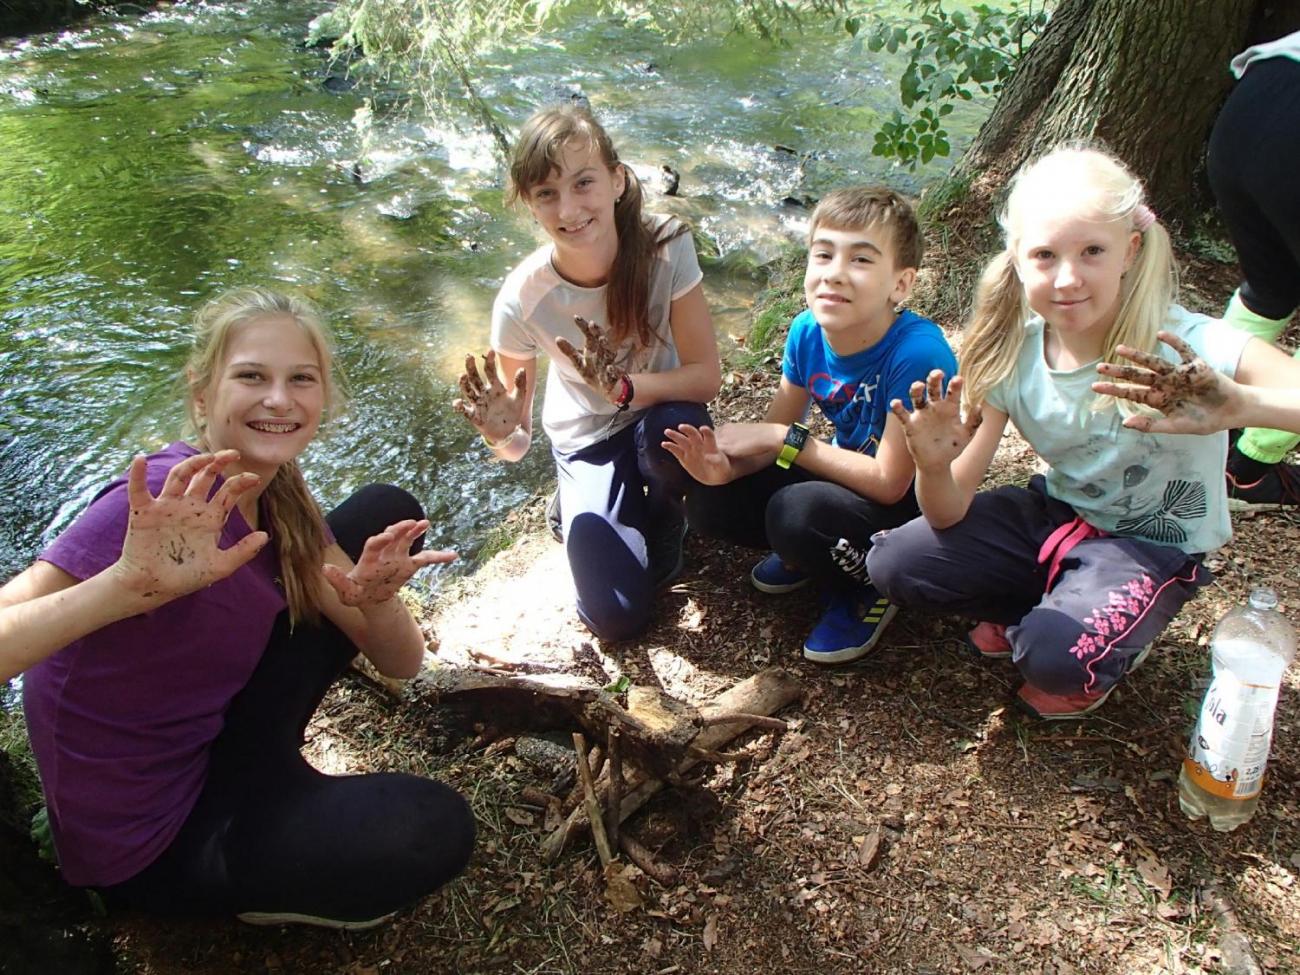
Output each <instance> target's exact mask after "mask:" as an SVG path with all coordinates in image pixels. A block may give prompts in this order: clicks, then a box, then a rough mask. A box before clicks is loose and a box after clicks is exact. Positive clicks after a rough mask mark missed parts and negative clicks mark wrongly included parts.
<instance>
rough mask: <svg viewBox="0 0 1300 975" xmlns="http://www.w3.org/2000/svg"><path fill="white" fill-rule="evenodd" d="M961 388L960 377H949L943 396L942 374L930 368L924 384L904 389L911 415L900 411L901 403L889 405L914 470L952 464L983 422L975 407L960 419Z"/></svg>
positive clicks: (905, 411) (903, 410) (919, 383)
mask: <svg viewBox="0 0 1300 975" xmlns="http://www.w3.org/2000/svg"><path fill="white" fill-rule="evenodd" d="M961 387H962V378H961V376H953V377H952V382H950V383H949V384H948V391H947V393H946V394H945V393H944V389H943V372H942V371H940V370H938V369H934V370H932V371H931V372H930V375H929V376H927V377H926V380H925V382H923V383H922V382H915V383H912V386H911V388H910V389H909V390H908V398H909V399H910V400H911V401H912V412H910V413H909V412H908V411H907V410H906V409H904V407H903V403H902V401H901V400H893V401H892V402H890V404H889V408H890V410H891V411H893V414H894V416H896V417H898V419H899V421H900V422H901V423H902V424H903V433H904V434H906V435H907V449H908V451H909V452H910V453H911V455H912V459H913V460H914V461H915V462H916V466H917V467H918V468H922V469H926V470H933V469H935V468H940V467H947V466H949V465H950V464H952V462H953V461H954V460H956V459H957V458H958V457H959V456H960V455H961V452H962V451H963V450H965V449H966V445H967V444H969V443H970V442H971V438H972V437H974V436H975V431H976V430H978V429H979V426H980V423H981V422H983V419H984V418H983V414H982V411H981V410H980V408H979V407H978V406H977V407H975V408H974V409H973V410H971V411H970V414H969V415H968V416H967V417H966V419H965V420H963V419H962V417H961Z"/></svg>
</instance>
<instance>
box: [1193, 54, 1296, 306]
mask: <svg viewBox="0 0 1300 975" xmlns="http://www.w3.org/2000/svg"><path fill="white" fill-rule="evenodd" d="M1297 153H1300V63H1297V62H1295V61H1293V60H1291V59H1290V58H1285V57H1276V58H1269V59H1268V60H1265V61H1260V62H1258V63H1255V64H1252V65H1251V66H1250V70H1248V71H1247V72H1246V74H1245V77H1243V78H1242V79H1241V81H1239V82H1237V86H1236V87H1235V88H1234V89H1233V90H1232V93H1231V94H1230V95H1229V96H1228V100H1227V101H1226V102H1225V103H1224V105H1223V109H1222V110H1221V111H1220V112H1219V117H1218V119H1217V120H1216V121H1215V123H1214V131H1213V132H1212V133H1211V134H1210V140H1209V152H1208V157H1207V159H1206V172H1207V173H1208V175H1209V178H1210V187H1211V188H1212V189H1213V190H1214V198H1215V200H1216V201H1218V204H1219V210H1220V211H1221V212H1222V213H1223V221H1224V223H1226V224H1227V225H1228V233H1229V234H1230V235H1231V237H1232V244H1233V246H1234V247H1235V248H1236V251H1237V257H1238V259H1239V260H1240V262H1241V273H1242V275H1243V277H1244V278H1245V280H1244V281H1243V282H1242V284H1241V297H1242V300H1243V301H1245V303H1246V307H1247V308H1249V309H1250V310H1251V311H1253V312H1255V313H1256V314H1257V315H1262V316H1264V317H1265V318H1271V319H1279V318H1286V317H1287V316H1288V315H1290V314H1291V312H1293V311H1295V308H1296V306H1297V305H1300V186H1297V183H1296V177H1295V160H1296V155H1297Z"/></svg>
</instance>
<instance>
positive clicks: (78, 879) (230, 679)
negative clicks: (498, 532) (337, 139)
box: [0, 288, 474, 928]
mask: <svg viewBox="0 0 1300 975" xmlns="http://www.w3.org/2000/svg"><path fill="white" fill-rule="evenodd" d="M331 365H332V356H331V352H330V346H329V341H328V337H327V335H326V333H325V330H324V327H323V325H322V324H321V321H320V319H319V316H318V315H317V313H316V311H315V309H314V308H312V306H310V305H309V304H307V303H306V302H304V301H302V300H300V299H297V298H293V297H289V296H286V295H282V294H279V293H276V292H273V291H269V290H266V289H261V288H250V289H243V290H239V291H235V292H231V293H228V294H226V295H224V296H222V297H220V298H217V299H215V300H214V301H212V302H210V303H209V304H207V305H206V306H205V307H204V308H202V309H201V310H200V312H199V313H198V316H197V320H196V329H195V340H194V348H193V352H192V355H191V357H190V360H189V364H188V366H187V369H186V379H187V386H188V392H189V402H188V408H189V414H190V418H191V420H192V421H193V426H194V432H195V438H194V442H193V443H188V442H183V441H178V442H176V443H173V444H171V445H169V446H167V447H165V448H163V449H162V450H160V451H159V452H157V453H155V454H151V455H149V456H147V457H144V456H141V457H136V458H135V460H133V461H132V463H131V467H130V471H129V473H128V475H127V476H126V477H124V478H119V479H117V480H115V481H113V482H112V483H110V484H108V485H107V486H106V487H105V488H104V489H103V490H102V491H101V492H100V493H99V495H98V496H97V497H96V498H95V499H94V500H93V501H92V502H91V503H90V506H89V507H88V508H87V509H86V510H85V512H83V513H82V515H81V516H80V517H79V518H78V519H77V521H76V522H75V523H74V524H73V525H72V526H71V527H70V528H69V529H68V530H67V531H65V532H64V533H63V534H62V535H60V536H59V537H58V538H57V539H56V540H55V541H54V542H53V543H52V544H51V545H50V546H49V547H48V548H46V549H45V550H44V551H43V552H42V553H41V554H40V556H39V558H38V560H37V561H36V562H35V563H34V564H33V565H32V566H30V567H29V568H28V569H26V570H25V571H24V572H22V573H21V574H20V575H18V576H17V577H16V578H14V579H13V580H11V581H10V582H9V583H8V584H7V585H5V586H4V587H3V589H0V663H2V665H3V668H4V670H3V671H2V672H0V675H2V676H6V677H7V676H11V675H12V674H13V673H15V672H17V671H20V670H24V669H27V668H30V669H27V671H26V675H25V677H24V680H23V703H24V708H25V712H26V717H27V724H28V729H29V733H30V736H31V743H32V751H33V754H34V755H35V757H36V761H37V765H38V767H39V769H40V773H41V783H42V786H43V788H44V792H45V799H46V804H47V807H48V809H49V814H50V824H51V826H52V828H53V832H54V841H55V847H56V849H57V851H58V855H59V862H60V867H61V869H62V872H63V875H64V877H65V878H66V879H67V880H68V881H69V882H70V883H72V884H74V885H77V886H84V887H94V888H98V889H99V890H100V891H101V893H102V894H103V895H104V896H105V898H106V900H107V901H108V902H109V904H110V905H114V906H125V907H130V908H135V909H141V910H145V911H148V912H153V913H164V914H237V915H239V916H240V917H242V918H243V919H245V920H248V921H252V922H262V923H270V922H282V921H302V922H306V923H316V924H323V925H328V926H332V927H346V928H352V927H365V926H368V925H370V924H374V923H377V922H378V921H380V920H382V919H383V918H384V917H385V916H387V915H388V914H390V913H391V912H392V911H394V910H396V909H397V908H398V907H400V906H402V905H404V904H407V903H410V902H411V901H413V900H415V899H416V898H417V897H420V896H422V895H424V894H426V893H428V892H429V891H431V890H433V889H434V888H436V887H437V886H439V885H440V884H441V883H443V882H445V881H446V880H448V879H450V878H451V877H452V876H454V875H455V874H456V873H457V872H458V871H459V870H460V869H461V868H462V867H463V866H464V864H465V861H466V859H467V858H468V855H469V851H470V847H471V845H472V842H473V832H474V828H473V822H472V820H471V818H470V815H469V813H468V810H467V807H466V805H465V803H464V801H463V800H462V799H461V798H460V797H459V796H458V795H457V794H456V793H455V792H453V791H452V790H451V789H449V788H447V787H446V786H444V785H441V784H440V783H436V782H431V781H429V780H427V779H421V778H416V777H414V776H407V775H367V776H350V777H332V776H326V775H322V774H321V773H319V772H317V771H315V770H314V769H312V768H311V767H310V766H309V765H308V764H307V762H306V761H305V760H304V759H303V757H302V755H301V754H300V753H299V748H300V746H301V744H302V734H303V730H304V728H305V726H306V723H307V721H308V719H309V718H310V717H311V714H312V712H313V711H314V710H315V709H316V706H317V705H318V704H319V703H320V700H321V698H322V696H323V695H324V693H325V691H326V690H327V689H328V687H329V685H330V684H331V683H332V682H333V681H334V679H335V678H336V677H337V676H338V675H339V673H340V672H341V671H342V670H343V668H344V667H346V666H347V664H348V662H349V661H350V660H351V659H352V658H353V657H354V656H355V655H356V654H357V653H358V652H361V653H364V654H365V655H366V656H367V657H369V658H370V660H371V661H372V662H373V663H374V664H375V666H376V667H377V668H378V669H379V670H380V671H381V672H382V673H385V674H389V675H392V676H397V677H405V676H410V675H412V674H413V673H414V672H415V671H416V670H417V669H418V668H419V666H420V662H421V658H422V654H423V650H424V640H423V637H422V636H421V634H420V630H419V628H418V627H417V626H416V624H415V622H414V620H412V618H411V616H410V614H409V613H408V612H407V610H406V608H405V607H404V606H403V605H402V603H401V602H400V601H399V600H398V599H397V598H396V593H397V590H398V589H399V588H400V587H401V586H402V585H403V584H404V583H405V582H406V580H407V579H409V578H410V577H411V575H412V573H414V572H415V571H416V570H417V569H418V568H420V567H421V566H425V565H429V564H432V563H435V562H445V561H448V560H450V559H452V558H454V557H455V556H454V553H451V552H420V551H419V549H420V541H421V539H422V537H423V534H424V531H425V529H426V528H427V527H428V522H427V521H425V520H424V519H423V516H422V513H421V512H420V509H419V505H418V504H417V503H416V501H415V499H414V498H412V497H411V496H410V495H408V494H406V492H404V491H401V490H400V489H398V488H393V487H389V486H387V485H371V486H369V487H368V488H363V489H362V490H361V491H359V492H357V493H356V494H355V495H353V496H352V497H351V498H349V499H348V500H347V501H345V502H344V503H343V504H342V505H340V506H339V507H338V508H337V509H335V510H334V511H333V512H331V513H330V515H329V516H328V517H323V516H322V515H321V512H320V509H319V508H318V507H317V506H316V502H315V501H314V500H313V499H312V496H311V493H310V492H309V491H308V489H307V486H306V484H305V483H304V482H303V479H302V475H301V473H300V472H299V470H298V465H297V458H298V456H299V455H300V454H301V453H302V451H303V450H304V449H306V447H307V446H308V444H309V443H310V442H311V441H312V439H313V437H314V436H315V434H316V431H317V428H318V427H319V425H320V422H321V419H322V417H323V416H324V414H325V413H326V411H327V409H328V408H329V406H330V404H331V402H332V400H333V399H334V389H335V383H334V381H333V377H332V369H331ZM268 543H269V544H268ZM413 553H416V554H413ZM354 559H355V560H356V561H355V562H354Z"/></svg>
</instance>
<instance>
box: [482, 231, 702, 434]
mask: <svg viewBox="0 0 1300 975" xmlns="http://www.w3.org/2000/svg"><path fill="white" fill-rule="evenodd" d="M669 222H670V219H669V218H661V219H658V220H656V222H655V224H654V228H655V230H656V232H658V233H660V234H662V233H666V232H671V229H670V228H669V227H668V224H669ZM554 252H555V245H554V244H546V245H545V246H543V247H540V248H538V249H537V250H535V251H534V252H533V253H532V254H530V255H529V256H528V257H527V258H525V259H524V261H523V262H522V263H521V264H520V265H519V266H518V267H516V268H515V269H514V270H513V271H511V272H510V274H509V275H508V276H507V277H506V280H505V283H504V284H502V285H501V290H500V291H499V292H497V297H496V301H495V302H494V303H493V305H492V348H494V349H496V351H497V352H498V353H499V354H502V355H508V356H511V357H512V358H515V359H535V358H537V356H538V354H539V353H545V354H546V355H547V356H549V357H550V360H551V368H550V375H549V376H548V377H547V380H546V399H545V400H544V402H543V404H542V427H543V429H545V430H546V435H547V436H548V437H549V438H550V440H551V447H552V448H553V449H554V450H555V451H556V453H558V454H561V455H565V454H571V453H573V452H574V451H577V450H581V449H582V448H583V447H586V446H588V445H590V444H592V443H595V442H596V441H598V440H602V439H605V438H607V437H610V436H613V435H614V434H615V433H617V432H618V431H620V430H622V429H623V428H624V427H626V426H627V425H628V424H630V423H633V422H635V421H636V419H637V417H638V416H639V415H640V412H639V411H632V410H626V411H624V412H623V413H619V412H618V408H617V407H616V406H614V405H613V404H612V403H610V402H609V401H608V400H607V399H605V398H604V397H603V396H601V395H600V393H598V392H596V390H594V389H592V388H591V387H590V386H588V385H587V384H586V382H585V381H583V378H582V376H580V375H579V374H578V370H577V369H575V368H574V367H573V363H572V362H570V361H569V357H568V356H566V355H565V354H564V353H562V352H560V350H559V349H558V348H556V345H555V340H556V338H558V337H559V336H561V335H563V336H564V337H565V338H567V339H568V340H569V341H570V342H572V343H573V345H574V347H575V348H578V349H581V348H582V347H583V342H584V339H583V337H582V333H581V332H580V331H578V326H577V325H575V324H574V322H573V316H574V315H581V316H582V317H583V318H585V319H586V320H587V321H589V322H592V323H594V324H596V325H600V326H602V327H604V326H606V325H607V324H608V321H609V318H608V315H607V313H606V306H605V285H600V286H599V287H596V288H584V287H581V286H579V285H576V284H573V283H572V282H570V281H566V280H565V279H564V278H562V277H561V276H560V275H559V273H558V272H557V271H556V270H555V265H554V263H553V262H552V257H553V255H554ZM703 276H704V275H703V272H701V271H700V262H699V259H698V258H697V257H696V255H695V242H694V240H692V239H691V235H690V233H682V234H679V235H678V236H676V237H674V238H673V239H672V240H670V241H668V242H667V243H666V244H664V245H663V246H662V247H660V248H659V253H658V255H657V256H656V259H655V261H654V262H653V264H652V266H651V270H650V295H649V296H650V303H649V314H650V328H651V330H652V331H653V332H654V334H655V335H656V337H657V338H656V341H655V342H653V343H652V344H651V345H650V347H649V348H645V349H641V350H639V351H635V352H634V351H633V349H634V343H633V341H632V340H630V339H629V341H628V342H626V343H625V344H624V345H623V346H622V348H621V349H620V350H619V356H618V365H619V367H620V368H622V369H624V370H625V371H627V372H629V373H638V372H665V371H667V370H669V369H675V368H677V366H678V365H679V364H680V361H679V359H678V358H677V347H676V345H674V344H673V335H672V328H671V327H670V322H669V313H670V311H671V308H672V303H673V302H674V301H676V300H677V299H678V298H680V297H682V295H684V294H686V293H687V292H689V291H690V290H691V289H692V288H694V287H695V286H696V285H697V284H699V283H700V280H701V278H703Z"/></svg>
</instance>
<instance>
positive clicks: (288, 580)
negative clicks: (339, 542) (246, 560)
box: [262, 461, 326, 623]
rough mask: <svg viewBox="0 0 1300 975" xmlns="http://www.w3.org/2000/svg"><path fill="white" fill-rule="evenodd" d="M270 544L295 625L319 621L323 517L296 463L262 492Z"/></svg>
mask: <svg viewBox="0 0 1300 975" xmlns="http://www.w3.org/2000/svg"><path fill="white" fill-rule="evenodd" d="M262 500H263V501H264V502H265V504H266V514H267V522H268V527H269V528H270V531H271V544H273V545H274V546H275V553H276V555H278V556H279V557H280V581H281V582H282V583H283V585H284V599H285V602H286V603H288V604H289V618H290V620H291V621H292V622H294V623H299V622H302V621H304V620H305V621H307V622H309V623H315V622H316V621H317V620H318V619H319V618H320V607H321V588H320V587H321V585H322V578H323V577H322V575H321V563H322V562H323V561H324V558H325V547H326V545H325V529H324V524H325V516H324V515H323V514H322V513H321V510H320V506H319V505H318V504H317V503H316V499H315V498H313V497H312V496H311V491H310V490H308V488H307V482H306V481H305V480H304V479H303V476H302V471H301V469H299V467H298V462H297V461H289V462H288V463H285V464H281V465H280V469H279V470H278V471H276V472H275V477H273V478H271V483H270V484H268V485H267V486H266V490H265V491H264V492H262Z"/></svg>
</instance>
